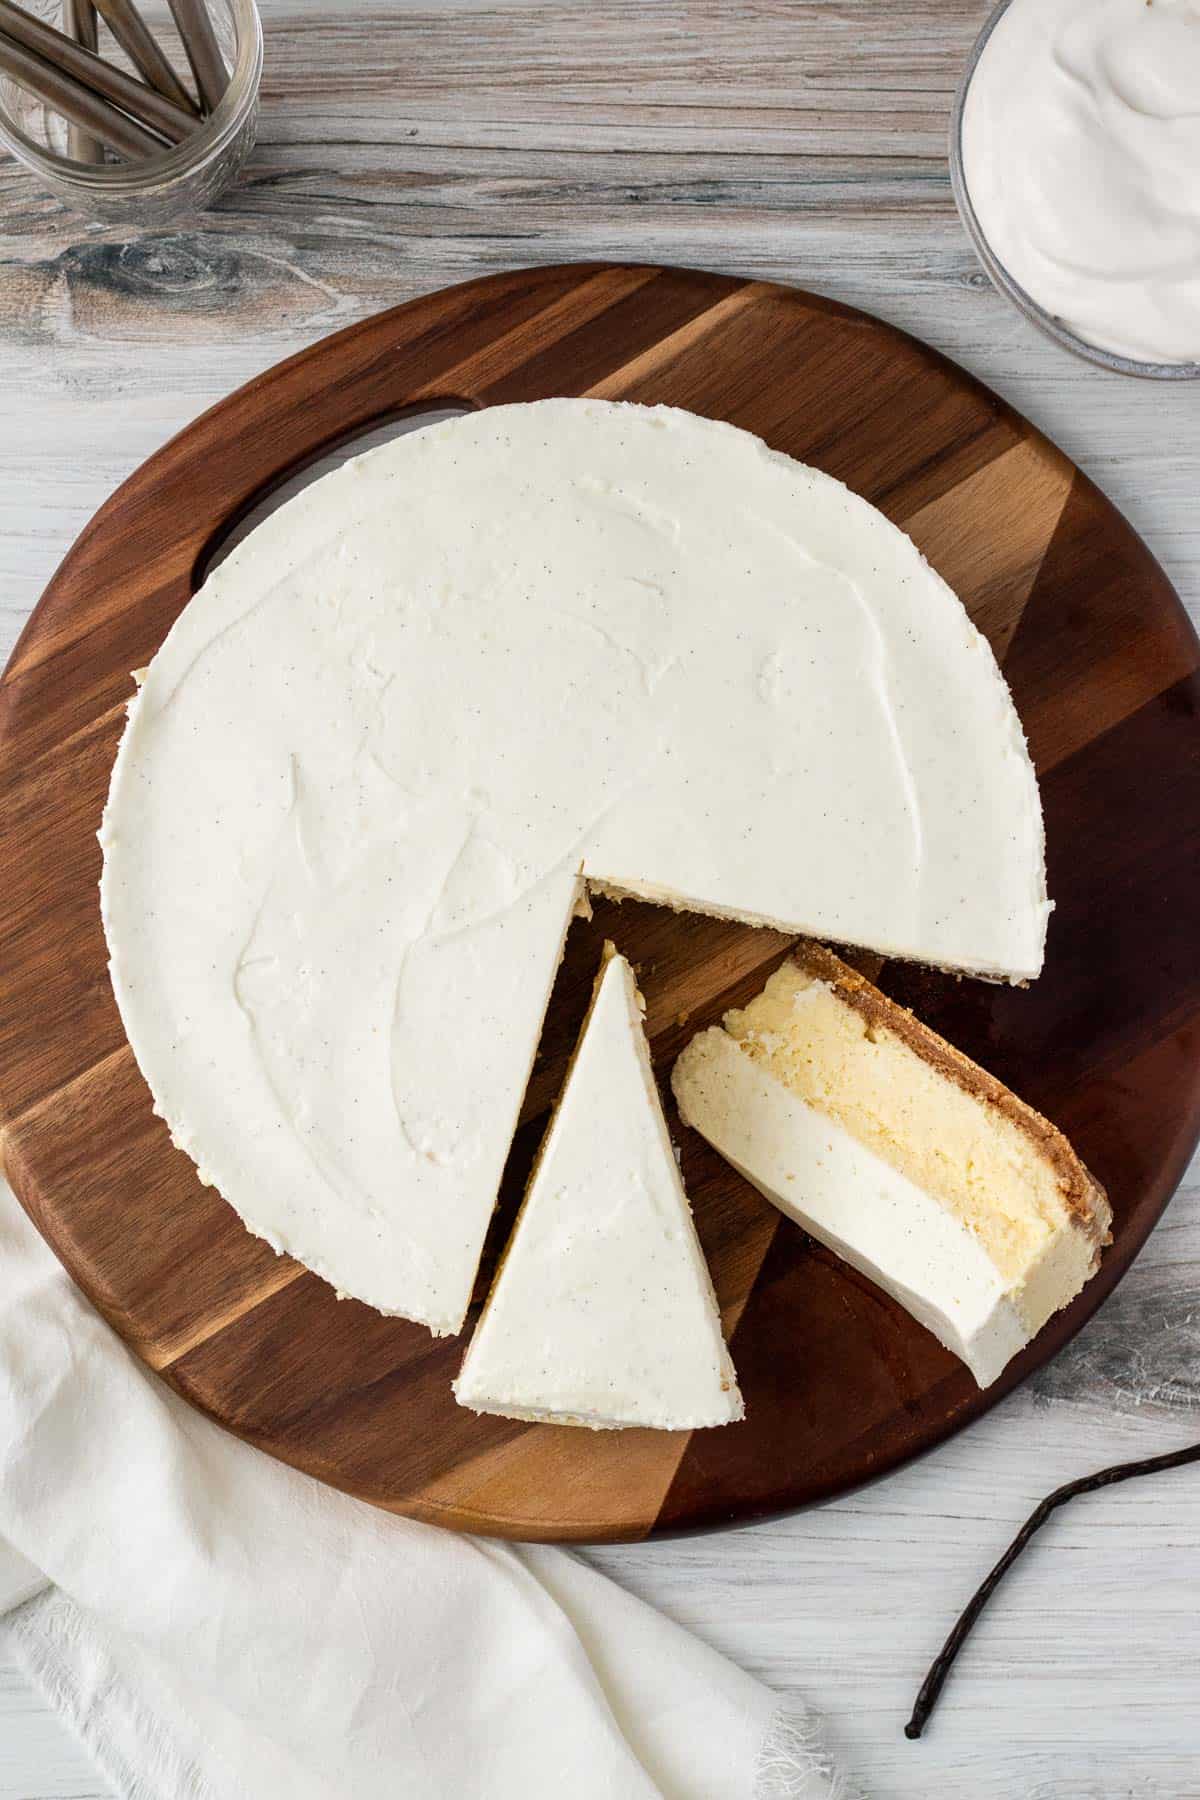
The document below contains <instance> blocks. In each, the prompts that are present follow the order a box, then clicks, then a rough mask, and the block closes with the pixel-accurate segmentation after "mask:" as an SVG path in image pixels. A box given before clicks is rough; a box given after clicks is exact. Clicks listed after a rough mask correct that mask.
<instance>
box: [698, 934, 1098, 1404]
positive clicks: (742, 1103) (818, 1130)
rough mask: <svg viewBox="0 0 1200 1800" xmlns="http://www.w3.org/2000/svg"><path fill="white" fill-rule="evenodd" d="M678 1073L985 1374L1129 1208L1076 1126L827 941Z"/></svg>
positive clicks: (757, 1161) (761, 1167)
mask: <svg viewBox="0 0 1200 1800" xmlns="http://www.w3.org/2000/svg"><path fill="white" fill-rule="evenodd" d="M672 1086H673V1088H674V1091H675V1097H676V1099H677V1101H678V1103H679V1111H680V1115H681V1117H682V1118H683V1119H684V1121H685V1122H686V1123H687V1124H689V1125H692V1126H694V1127H695V1129H696V1130H697V1131H699V1132H700V1133H701V1134H702V1135H703V1136H704V1137H706V1138H707V1139H708V1140H709V1142H710V1143H711V1144H712V1145H713V1146H714V1148H715V1149H717V1150H719V1151H720V1153H721V1155H722V1156H724V1157H725V1158H726V1160H727V1161H729V1162H730V1163H732V1164H733V1166H734V1167H735V1168H736V1169H738V1170H739V1171H740V1172H741V1173H742V1174H743V1175H744V1176H745V1177H746V1179H747V1180H749V1181H750V1182H752V1183H753V1184H754V1186H755V1187H756V1188H758V1190H759V1192H760V1193H762V1194H763V1195H765V1197H766V1198H767V1199H768V1200H770V1201H773V1202H774V1204H775V1205H776V1206H778V1207H779V1208H780V1210H781V1211H783V1212H784V1213H786V1214H787V1215H788V1217H789V1218H792V1219H794V1220H795V1221H796V1222H797V1223H798V1224H800V1225H802V1226H803V1227H804V1229H805V1230H806V1231H808V1232H810V1233H811V1234H812V1235H813V1236H814V1237H816V1238H819V1239H820V1240H821V1242H822V1243H824V1244H827V1245H828V1246H829V1247H830V1248H831V1249H832V1250H834V1251H836V1252H837V1253H838V1255H840V1256H842V1257H844V1258H845V1259H846V1261H847V1262H849V1263H851V1264H852V1265H853V1266H854V1267H855V1268H857V1269H859V1270H860V1271H861V1272H862V1273H863V1274H865V1275H867V1276H868V1277H869V1278H870V1279H871V1280H872V1281H875V1282H877V1283H878V1285H879V1286H880V1287H882V1288H884V1289H885V1290H886V1291H887V1292H888V1293H889V1294H891V1295H892V1296H893V1297H894V1298H895V1299H896V1300H898V1301H899V1302H900V1304H901V1305H902V1306H904V1307H905V1308H906V1309H907V1310H908V1311H909V1312H910V1313H912V1315H913V1317H914V1318H916V1319H919V1320H920V1322H921V1323H922V1324H923V1325H925V1326H927V1327H928V1329H929V1330H930V1331H932V1332H933V1333H934V1335H935V1336H936V1337H938V1338H939V1339H940V1340H941V1342H942V1343H943V1344H945V1345H946V1346H947V1348H948V1349H950V1350H952V1351H953V1352H954V1353H955V1355H956V1356H959V1357H961V1358H962V1360H963V1361H964V1362H965V1363H966V1364H967V1366H968V1367H969V1368H970V1370H971V1372H972V1374H973V1375H974V1376H975V1379H976V1381H977V1382H978V1383H979V1385H980V1387H986V1386H987V1385H988V1384H989V1383H991V1382H993V1381H994V1380H995V1379H996V1377H997V1376H998V1375H999V1374H1000V1372H1001V1370H1002V1369H1003V1368H1004V1366H1005V1364H1006V1363H1007V1362H1008V1361H1009V1360H1010V1358H1011V1357H1013V1356H1014V1355H1015V1354H1016V1352H1017V1351H1018V1350H1020V1349H1022V1348H1023V1347H1024V1345H1025V1344H1027V1343H1028V1342H1029V1340H1030V1339H1031V1338H1032V1337H1033V1336H1034V1335H1035V1334H1036V1333H1037V1332H1038V1331H1040V1330H1041V1328H1042V1326H1043V1325H1044V1324H1045V1323H1046V1321H1047V1319H1049V1318H1050V1316H1051V1315H1052V1314H1053V1313H1055V1312H1057V1311H1058V1310H1059V1308H1060V1307H1063V1306H1066V1305H1067V1303H1068V1302H1069V1301H1070V1300H1073V1299H1074V1297H1075V1295H1076V1294H1077V1293H1078V1292H1079V1291H1080V1289H1081V1288H1082V1287H1083V1285H1084V1283H1085V1282H1086V1281H1087V1280H1088V1278H1089V1277H1090V1276H1091V1275H1093V1274H1094V1273H1095V1271H1096V1269H1097V1267H1098V1266H1099V1258H1100V1250H1101V1247H1102V1245H1104V1244H1105V1243H1107V1242H1108V1233H1109V1226H1110V1224H1111V1220H1112V1214H1111V1209H1110V1207H1109V1204H1108V1200H1107V1198H1106V1196H1105V1193H1104V1190H1103V1188H1101V1187H1100V1185H1099V1183H1098V1182H1096V1181H1095V1180H1094V1179H1093V1178H1092V1176H1091V1175H1090V1174H1089V1173H1088V1171H1087V1169H1086V1168H1084V1166H1083V1164H1082V1163H1081V1162H1080V1160H1079V1158H1078V1157H1077V1156H1076V1155H1075V1152H1074V1151H1073V1150H1072V1148H1071V1146H1070V1144H1069V1143H1068V1142H1067V1140H1066V1139H1065V1138H1064V1137H1063V1135H1062V1133H1061V1132H1060V1131H1058V1130H1056V1128H1055V1127H1054V1126H1053V1125H1051V1124H1050V1122H1049V1121H1048V1120H1047V1119H1044V1118H1042V1117H1041V1116H1040V1114H1038V1113H1036V1112H1035V1111H1034V1110H1033V1108H1032V1107H1029V1106H1026V1105H1025V1104H1024V1102H1023V1101H1021V1100H1018V1099H1017V1097H1016V1095H1015V1094H1012V1093H1010V1092H1009V1090H1008V1089H1007V1088H1006V1087H1004V1086H1003V1085H1002V1084H1001V1083H1000V1082H999V1081H996V1080H995V1079H994V1078H993V1077H992V1076H991V1075H988V1074H987V1073H986V1072H985V1071H984V1070H983V1069H981V1068H979V1067H978V1066H977V1065H976V1064H975V1063H973V1062H971V1061H970V1060H969V1059H968V1058H967V1057H965V1056H963V1055H961V1054H960V1052H959V1051H957V1050H955V1049H954V1048H953V1046H952V1045H950V1044H948V1043H947V1042H946V1041H945V1040H944V1039H943V1038H941V1037H939V1036H938V1035H937V1033H936V1032H933V1031H930V1030H929V1029H928V1028H927V1027H926V1026H924V1025H922V1024H921V1023H920V1022H919V1021H918V1020H917V1019H915V1018H914V1017H913V1015H912V1014H911V1013H910V1012H907V1011H906V1010H905V1009H904V1008H903V1007H900V1006H897V1005H895V1004H894V1002H892V1001H890V1000H888V999H887V998H886V997H885V996H884V995H883V994H881V993H880V992H879V990H878V989H877V988H875V987H873V986H872V985H871V983H870V982H868V981H867V980H866V979H865V978H864V977H863V976H861V975H859V974H858V973H857V972H856V971H855V970H853V969H852V968H850V967H848V966H847V964H845V963H844V962H842V961H841V959H840V958H838V957H837V956H835V955H834V954H833V953H832V952H831V951H829V950H826V949H824V948H822V947H821V946H820V945H818V944H807V945H804V946H802V947H801V948H799V949H798V950H796V951H795V952H794V953H793V955H792V956H791V958H790V959H789V960H788V961H787V962H785V963H784V964H783V966H782V967H781V968H780V969H778V970H777V971H776V972H775V974H774V975H772V977H771V979H770V980H769V981H768V982H767V985H766V987H765V988H764V989H763V991H762V993H761V994H759V995H758V997H757V998H756V999H755V1000H752V1001H751V1003H750V1004H749V1006H747V1007H745V1008H744V1009H742V1010H740V1011H736V1012H731V1013H730V1014H728V1016H727V1017H726V1019H725V1021H724V1028H721V1027H713V1028H711V1029H710V1030H707V1031H703V1032H700V1033H699V1034H698V1035H697V1036H696V1037H694V1038H693V1039H692V1041H691V1043H690V1044H689V1045H688V1046H687V1048H686V1049H685V1050H684V1052H683V1054H682V1055H681V1056H680V1057H679V1059H678V1061H677V1062H676V1064H675V1067H674V1070H673V1072H672Z"/></svg>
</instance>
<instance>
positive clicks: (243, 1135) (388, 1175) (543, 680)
mask: <svg viewBox="0 0 1200 1800" xmlns="http://www.w3.org/2000/svg"><path fill="white" fill-rule="evenodd" d="M101 841H102V844H103V848H104V873H103V879H102V884H101V904H102V911H103V918H104V928H105V933H106V937H107V940H108V946H109V953H110V968H111V973H112V980H113V987H114V991H115V994H116V998H117V1002H118V1005H119V1007H120V1010H121V1015H122V1018H123V1020H124V1024H125V1029H126V1032H127V1034H128V1037H129V1042H130V1044H131V1046H132V1048H133V1051H134V1054H135V1056H136V1058H137V1061H138V1064H139V1067H140V1068H141V1070H142V1073H143V1074H144V1076H145V1078H146V1080H147V1082H148V1084H149V1087H150V1089H151V1092H152V1094H153V1097H154V1102H155V1105H156V1108H157V1110H158V1111H159V1112H160V1113H161V1114H162V1115H163V1117H164V1118H165V1119H166V1120H167V1122H168V1124H169V1126H170V1128H171V1131H172V1134H173V1136H174V1138H175V1141H176V1143H177V1144H179V1145H180V1146H181V1147H182V1148H183V1149H185V1150H186V1151H187V1152H188V1154H189V1155H190V1156H191V1157H192V1158H193V1160H194V1161H195V1163H196V1164H197V1166H198V1168H199V1170H200V1172H201V1175H202V1177H203V1178H204V1179H205V1180H208V1181H210V1182H212V1183H214V1184H215V1185H216V1186H217V1187H218V1189H219V1190H220V1192H221V1193H222V1194H223V1195H224V1196H225V1197H226V1199H228V1200H229V1201H231V1202H232V1204H233V1205H234V1206H235V1207H236V1208H237V1210H238V1212H239V1213H240V1214H241V1216H242V1218H243V1220H244V1221H245V1222H246V1224H247V1225H248V1226H249V1227H250V1229H251V1230H253V1231H255V1232H257V1233H258V1234H259V1235H260V1236H261V1237H264V1238H266V1239H267V1241H268V1242H270V1243H271V1244H273V1245H274V1246H275V1247H276V1248H277V1249H280V1250H286V1251H288V1252H290V1253H291V1254H292V1255H294V1256H296V1257H298V1258H299V1259H300V1260H301V1261H302V1262H304V1263H306V1264H307V1265H308V1266H309V1267H310V1268H313V1269H315V1270H316V1271H317V1272H318V1273H320V1274H322V1275H324V1276H326V1277H327V1278H328V1279H329V1280H330V1281H331V1282H332V1283H333V1284H334V1285H335V1286H336V1287H337V1288H338V1289H339V1290H340V1291H343V1292H346V1293H349V1294H352V1295H354V1296H356V1297H357V1298H359V1299H362V1300H365V1301H367V1302H369V1303H370V1304H371V1305H373V1306H375V1307H377V1308H378V1309H380V1310H381V1311H383V1312H389V1313H398V1314H403V1315H405V1316H407V1317H409V1318H413V1319H418V1320H421V1321H423V1322H424V1323H425V1324H427V1325H429V1326H430V1327H431V1328H432V1329H433V1330H435V1331H440V1332H449V1331H454V1330H457V1329H458V1328H459V1326H460V1325H461V1323H462V1320H463V1317H464V1315H465V1311H466V1307H467V1302H468V1299H469V1296H470V1293H471V1288H472V1283H473V1281H474V1277H475V1272H476V1266H477V1263H478V1258H479V1254H480V1250H481V1247H482V1243H483V1238H484V1233H485V1231H486V1227H487V1221H488V1218H489V1216H490V1213H491V1210H492V1206H493V1203H494V1199H495V1194H496V1189H497V1185H498V1182H499V1178H500V1174H501V1170H502V1168H503V1165H504V1161H505V1158H506V1155H507V1152H508V1149H509V1145H510V1142H511V1138H512V1133H513V1129H514V1126H515V1122H516V1118H517V1113H518V1109H519V1106H520V1102H521V1097H522V1094H523V1092H524V1087H525V1083H526V1080H527V1077H528V1072H529V1069H530V1066H531V1064H532V1060H533V1057H534V1054H535V1050H536V1045H537V1041H538V1037H539V1034H540V1030H541V1025H542V1018H543V1014H544V1011H545V1007H546V1004H547V1000H548V996H549V993H550V989H551V985H552V982H553V978H554V972H555V968H556V965H557V961H558V958H559V955H560V951H561V946H562V942H563V938H564V935H565V932H566V930H567V927H568V925H569V922H570V919H571V917H572V914H573V912H574V911H575V909H576V907H577V906H578V905H579V904H580V901H581V899H582V898H584V896H585V894H586V888H587V885H588V884H589V883H594V884H596V885H601V886H609V887H611V888H613V889H614V890H616V891H619V892H624V893H631V894H641V895H646V896H649V897H653V898H657V899H661V900H663V901H665V902H666V903H668V904H682V905H686V906H688V907H690V908H694V909H696V910H700V911H705V912H712V913H717V914H720V915H722V916H728V917H735V918H742V919H746V920H748V921H751V922H771V923H775V924H779V925H782V926H785V927H786V928H788V929H790V930H796V931H806V932H810V933H813V934H823V935H827V936H830V937H835V938H837V939H839V940H840V941H843V942H851V943H858V944H863V945H867V946H872V947H874V948H877V949H879V950H881V951H885V952H887V953H889V954H893V955H898V956H910V957H914V958H917V959H920V960H924V961H928V962H931V963H934V964H938V965H941V966H947V967H953V968H959V969H965V970H972V971H976V972H981V973H985V974H988V975H992V976H997V977H1006V978H1011V979H1014V980H1019V979H1023V978H1025V977H1028V976H1032V975H1035V974H1036V973H1037V972H1038V970H1039V968H1040V966H1041V961H1042V951H1043V943H1044V937H1045V929H1046V918H1047V913H1048V910H1049V906H1048V901H1047V898H1046V891H1045V879H1044V862H1043V838H1042V822H1041V811H1040V806H1039V801H1038V793H1037V786H1036V782H1035V780H1034V775H1033V770H1032V767H1031V765H1030V762H1029V758H1028V755H1027V752H1026V749H1025V743H1024V738H1023V735H1022V732H1021V727H1020V723H1019V721H1018V719H1017V716H1016V713H1015V711H1014V709H1013V706H1012V702H1011V699H1010V697H1009V694H1008V691H1007V689H1006V687H1005V685H1004V682H1003V680H1002V678H1001V676H1000V673H999V670H998V669H997V667H996V663H995V660H994V658H993V656H992V654H991V651H990V649H989V647H988V645H987V643H986V642H985V640H984V639H983V638H982V637H981V636H980V635H979V633H978V632H977V631H976V630H975V628H974V627H973V625H972V624H971V622H970V620H969V619H968V618H967V615H966V613H965V612H964V610H963V608H962V606H961V605H960V604H959V602H958V600H957V599H956V598H955V596H954V595H953V594H952V593H951V591H950V589H949V588H948V587H947V586H946V585H945V583H944V582H942V581H941V580H940V578H939V577H938V576H937V575H936V574H935V573H934V572H933V571H932V570H931V569H930V568H929V567H928V565H927V564H926V563H925V562H924V561H923V559H922V558H921V556H920V555H919V553H918V552H917V550H916V548H915V546H914V545H913V544H912V543H911V542H910V540H909V539H908V538H906V537H905V536H904V535H903V534H902V533H901V532H900V531H898V530H897V529H896V527H895V526H893V525H892V524H891V523H890V522H889V521H888V520H887V519H885V518H884V517H883V515H882V514H881V513H879V512H877V511H876V510H875V509H874V508H873V507H871V506H870V505H868V503H867V502H866V501H864V500H862V499H860V498H859V497H858V496H857V495H855V494H853V493H851V492H850V491H849V490H848V489H846V488H845V487H843V486H841V484H840V483H838V482H836V481H833V480H831V479H830V478H829V477H828V476H826V475H823V474H821V473H820V472H818V471H816V470H813V469H809V468H805V467H803V466H802V465H800V464H797V463H795V462H792V461H790V460H789V459H788V458H786V457H782V456H779V455H776V454H773V453H772V452H770V451H769V450H767V448H766V447H765V446H764V445H763V444H762V443H760V442H759V441H758V440H757V439H755V438H752V437H750V436H748V435H747V434H746V433H744V432H740V431H737V430H734V429H733V428H732V427H729V426H725V425H720V424H716V423H713V422H712V421H709V420H704V419H699V418H695V417H693V416H691V415H689V414H686V413H682V412H678V411H675V410H673V409H668V408H645V407H639V406H629V405H615V404H611V403H607V402H600V401H569V400H555V401H545V402H540V403H537V404H535V405H531V406H512V407H496V408H491V409H487V410H485V411H483V412H481V413H479V414H477V415H472V416H470V417H466V418H458V419H454V420H451V421H448V422H446V423H445V424H442V425H437V426H434V427H431V428H429V429H427V430H425V431H422V432H419V433H415V434H413V435H412V436H410V437H407V438H402V439H400V440H398V441H397V442H395V443H392V444H389V445H387V446H385V447H384V448H382V449H380V450H376V451H373V452H371V453H369V454H368V455H366V456H363V457H361V458H359V459H357V460H356V461H354V462H351V463H349V464H347V465H346V466H345V467H344V468H342V469H340V470H338V471H337V472H336V473H334V474H332V475H329V476H326V477H325V478H324V479H323V480H321V481H319V482H317V483H314V484H313V486H311V487H310V488H309V489H307V490H306V491H305V492H303V493H302V494H300V495H298V496H297V497H296V498H295V499H293V500H292V501H290V502H289V503H288V504H287V505H285V506H283V507H281V508H280V509H279V511H277V512H276V513H275V514H274V515H273V516H271V517H270V518H268V519H267V520H266V521H265V522H264V523H263V524H262V525H260V526H259V527H258V528H257V529H256V530H255V531H254V532H253V533H252V534H251V535H250V536H249V537H248V538H247V539H246V540H245V541H244V542H243V543H242V544H240V545H239V546H238V547H237V548H236V549H235V550H234V551H233V552H232V554H231V555H230V556H229V558H228V559H227V560H226V561H225V562H224V563H223V564H222V565H221V566H220V567H219V568H218V569H217V570H216V571H215V572H214V574H213V575H212V576H211V577H210V578H209V580H208V581H207V582H206V583H205V585H204V587H203V588H202V589H201V590H200V592H199V593H198V594H197V595H196V596H195V598H194V599H193V600H192V601H191V602H190V603H189V604H188V606H187V607H186V608H185V609H184V611H183V613H182V614H181V615H180V617H179V618H178V620H177V621H176V623H175V625H174V626H173V628H172V630H171V632H170V633H169V635H168V637H167V639H166V642H165V643H164V644H163V646H162V648H161V650H160V651H159V652H158V654H157V655H156V656H155V657H154V659H153V661H152V663H151V664H150V667H149V670H148V672H147V674H146V678H145V682H144V685H143V687H142V689H141V691H140V694H139V695H138V697H137V699H136V700H135V702H134V703H133V705H132V706H131V708H130V718H129V723H128V726H127V729H126V731H125V735H124V737H123V739H122V742H121V746H120V750H119V753H118V756H117V761H116V765H115V768H114V772H113V780H112V786H111V790H110V795H109V802H108V806H107V809H106V812H105V818H104V823H103V828H102V832H101Z"/></svg>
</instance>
